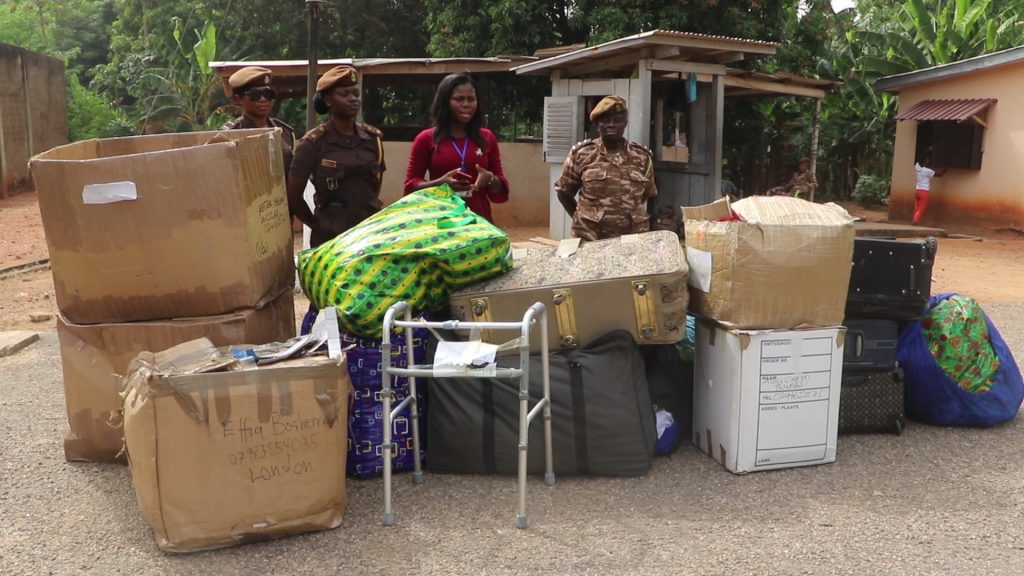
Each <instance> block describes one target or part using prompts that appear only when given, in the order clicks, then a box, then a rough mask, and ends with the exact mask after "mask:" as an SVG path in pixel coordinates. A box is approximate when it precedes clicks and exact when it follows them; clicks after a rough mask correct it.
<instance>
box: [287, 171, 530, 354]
mask: <svg viewBox="0 0 1024 576" xmlns="http://www.w3.org/2000/svg"><path fill="white" fill-rule="evenodd" d="M510 256H511V246H510V244H509V240H508V235H507V234H505V232H503V231H502V230H501V229H499V228H498V227H496V226H494V225H493V224H491V223H490V222H488V221H487V220H485V219H484V218H482V217H480V216H478V215H476V214H474V213H473V212H472V211H471V210H469V209H468V208H467V207H466V203H465V202H464V201H463V200H462V198H460V197H459V196H458V195H457V194H455V193H454V192H452V190H451V189H450V188H448V187H447V186H441V187H438V188H428V189H426V190H420V191H418V192H414V193H413V194H410V195H408V196H406V197H404V198H402V199H400V200H398V201H397V202H395V203H394V204H392V205H390V206H388V207H386V208H384V209H383V210H381V211H380V212H378V213H377V214H374V215H373V216H371V217H369V218H367V219H366V220H364V221H363V222H362V223H360V224H359V225H357V226H356V227H354V228H352V229H351V230H349V231H347V232H345V233H344V234H341V235H340V236H338V237H337V238H334V239H333V240H330V241H329V242H325V243H324V244H321V245H320V246H318V247H316V248H312V249H310V250H304V251H302V252H300V253H299V279H300V281H301V282H302V288H303V290H305V292H306V296H307V297H309V301H310V302H312V303H313V305H314V306H316V307H317V308H325V307H328V306H336V307H337V308H338V318H339V322H340V324H341V328H342V330H344V331H346V332H350V333H352V334H355V335H357V336H360V337H363V338H379V337H380V335H381V323H382V322H383V320H384V313H385V312H387V309H388V307H390V306H391V305H392V304H394V303H396V302H398V301H400V300H405V301H406V302H408V303H409V305H410V306H411V307H412V308H413V310H417V311H419V310H437V309H442V308H444V307H446V306H447V304H448V296H449V295H450V294H451V293H452V292H455V291H456V290H459V289H461V288H464V287H466V286H469V285H471V284H475V283H477V282H480V281H482V280H487V279H489V278H492V277H494V276H497V275H499V274H502V273H504V272H507V271H508V270H510V269H511V268H512V261H511V257H510Z"/></svg>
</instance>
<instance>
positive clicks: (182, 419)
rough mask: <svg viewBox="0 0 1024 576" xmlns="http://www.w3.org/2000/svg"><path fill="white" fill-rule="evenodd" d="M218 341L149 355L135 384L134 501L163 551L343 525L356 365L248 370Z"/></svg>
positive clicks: (137, 369) (314, 362)
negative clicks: (235, 364)
mask: <svg viewBox="0 0 1024 576" xmlns="http://www.w3.org/2000/svg"><path fill="white" fill-rule="evenodd" d="M232 361H234V358H232V357H231V355H230V354H226V353H224V352H223V351H218V350H217V349H216V348H215V347H214V346H213V345H212V344H211V343H210V341H209V340H206V339H199V340H193V341H189V342H186V343H184V344H179V345H178V346H175V347H174V348H172V349H170V350H166V351H164V352H160V353H156V354H153V353H150V352H144V353H142V354H140V355H139V356H138V357H137V358H136V359H135V360H133V361H132V364H131V366H130V367H129V373H128V375H127V376H126V377H125V378H124V380H123V384H124V389H125V400H124V430H125V434H124V435H125V441H126V444H127V452H128V457H129V465H130V467H131V471H132V480H133V483H134V485H135V493H136V496H137V499H138V502H139V507H140V508H141V510H142V514H143V516H144V517H145V518H146V520H147V521H148V522H149V524H150V526H151V527H152V528H153V532H154V535H155V536H156V540H157V544H158V545H159V546H160V548H161V549H163V550H168V551H173V552H189V551H195V550H204V549H208V548H218V547H221V546H229V545H232V544H239V543H243V542H251V541H253V540H262V539H266V538H273V537H277V536H283V535H286V534H297V533H300V532H309V531H312V530H322V529H329V528H335V527H337V526H338V525H340V524H341V522H342V518H343V516H344V513H345V506H346V502H347V498H346V491H345V447H346V445H347V432H348V425H347V424H348V406H349V400H348V398H349V394H350V389H351V386H350V383H349V378H348V369H347V365H346V361H345V356H344V355H341V356H340V357H339V358H337V359H331V358H328V357H326V356H314V357H307V358H298V359H293V360H286V361H284V362H280V363H278V364H271V365H268V366H260V367H259V368H256V367H253V368H252V369H248V370H227V371H225V370H224V367H225V363H226V362H227V363H230V362H232Z"/></svg>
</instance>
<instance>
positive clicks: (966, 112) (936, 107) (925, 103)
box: [896, 98, 996, 122]
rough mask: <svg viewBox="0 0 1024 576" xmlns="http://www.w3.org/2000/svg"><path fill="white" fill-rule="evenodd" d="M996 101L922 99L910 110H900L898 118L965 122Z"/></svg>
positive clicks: (978, 99)
mask: <svg viewBox="0 0 1024 576" xmlns="http://www.w3.org/2000/svg"><path fill="white" fill-rule="evenodd" d="M995 103H996V99H995V98H957V99H949V100H922V101H920V102H918V103H917V104H914V105H913V106H911V107H910V109H909V110H907V111H905V112H900V113H899V114H898V115H897V116H896V119H897V120H917V121H918V122H963V121H965V120H970V119H971V118H972V117H974V116H977V115H978V114H981V113H982V112H984V111H985V110H987V109H988V107H989V106H991V105H993V104H995Z"/></svg>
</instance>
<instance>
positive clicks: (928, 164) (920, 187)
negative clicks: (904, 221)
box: [913, 148, 946, 226]
mask: <svg viewBox="0 0 1024 576" xmlns="http://www.w3.org/2000/svg"><path fill="white" fill-rule="evenodd" d="M914 172H915V173H916V174H917V185H916V186H915V187H914V188H915V189H914V220H913V222H914V225H915V226H916V225H918V224H920V222H921V217H922V216H924V211H925V209H926V208H927V207H928V194H929V192H930V191H931V188H932V178H933V177H935V178H941V177H942V175H943V174H945V173H946V169H945V168H940V169H938V170H935V169H933V168H932V149H931V148H929V149H928V150H927V151H925V153H924V154H923V155H922V156H921V159H920V161H918V162H916V163H914Z"/></svg>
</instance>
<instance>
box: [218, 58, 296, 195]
mask: <svg viewBox="0 0 1024 576" xmlns="http://www.w3.org/2000/svg"><path fill="white" fill-rule="evenodd" d="M228 86H230V87H231V94H228V96H229V97H230V98H231V101H232V102H234V103H235V105H236V106H238V107H239V108H241V109H242V115H241V116H239V117H238V118H235V119H234V120H230V121H228V122H226V123H225V124H224V125H223V126H221V127H220V129H221V130H242V129H246V128H275V127H276V128H280V129H281V133H282V134H283V137H284V140H283V141H282V142H281V151H282V152H284V176H285V179H287V178H288V170H289V169H290V168H291V166H292V150H293V149H294V148H295V130H293V129H292V127H291V126H289V125H287V124H285V123H284V122H281V121H280V120H278V119H277V118H271V117H270V112H271V109H272V108H273V107H274V98H276V97H277V94H276V93H275V92H274V89H273V88H272V87H271V85H270V70H267V69H266V68H263V67H262V66H246V67H245V68H242V69H240V70H238V71H237V72H235V73H234V74H232V75H231V77H230V78H228Z"/></svg>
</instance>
